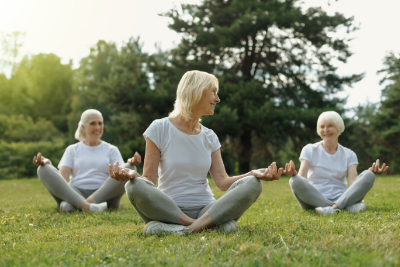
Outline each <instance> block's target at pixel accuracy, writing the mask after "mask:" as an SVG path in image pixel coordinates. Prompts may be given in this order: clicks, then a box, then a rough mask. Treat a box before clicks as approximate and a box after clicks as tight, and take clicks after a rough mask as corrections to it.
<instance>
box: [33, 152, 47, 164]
mask: <svg viewBox="0 0 400 267" xmlns="http://www.w3.org/2000/svg"><path fill="white" fill-rule="evenodd" d="M33 164H36V165H39V166H41V165H45V164H50V160H49V159H46V158H45V157H43V156H42V153H40V152H39V153H38V154H37V156H34V157H33Z"/></svg>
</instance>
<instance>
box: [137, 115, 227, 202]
mask: <svg viewBox="0 0 400 267" xmlns="http://www.w3.org/2000/svg"><path fill="white" fill-rule="evenodd" d="M143 136H144V137H145V138H149V139H150V140H151V141H153V142H154V144H155V145H156V146H157V147H158V149H159V150H160V152H161V155H160V164H159V166H158V176H159V180H158V189H160V190H161V191H162V192H164V193H165V194H167V195H168V196H169V197H171V198H172V199H173V200H174V202H175V203H176V204H177V205H178V206H179V207H194V206H203V205H208V204H210V203H212V202H214V201H215V198H214V194H213V193H212V191H211V188H210V186H209V185H208V180H207V173H208V171H209V170H210V168H211V154H212V153H213V152H214V151H215V150H217V149H218V148H220V147H221V144H220V143H219V140H218V137H217V135H216V134H215V133H214V131H213V130H211V129H208V128H206V127H204V126H203V125H201V131H200V133H199V134H197V135H188V134H185V133H183V132H181V131H180V130H178V129H177V128H176V127H175V126H174V125H173V124H172V123H171V121H170V120H169V119H168V118H163V119H159V120H155V121H153V122H152V124H151V125H150V126H149V128H147V130H146V131H145V132H144V134H143Z"/></svg>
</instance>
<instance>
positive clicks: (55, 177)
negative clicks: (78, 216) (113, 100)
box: [33, 109, 141, 212]
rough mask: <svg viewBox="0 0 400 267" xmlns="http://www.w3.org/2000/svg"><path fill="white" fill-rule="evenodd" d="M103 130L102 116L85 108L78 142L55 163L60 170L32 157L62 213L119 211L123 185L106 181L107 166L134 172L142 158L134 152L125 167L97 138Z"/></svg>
mask: <svg viewBox="0 0 400 267" xmlns="http://www.w3.org/2000/svg"><path fill="white" fill-rule="evenodd" d="M103 130H104V126H103V116H102V115H101V113H100V112H99V111H97V110H95V109H88V110H86V111H85V112H83V113H82V116H81V120H80V121H79V124H78V129H77V130H76V133H75V138H76V139H78V140H80V142H79V143H76V144H73V145H70V146H69V147H68V148H67V149H66V150H65V152H64V155H63V157H62V159H61V161H60V163H59V164H58V168H59V170H57V169H56V168H55V167H53V165H51V162H50V160H48V159H46V158H44V157H43V156H42V155H41V153H40V152H39V153H38V155H37V156H35V157H34V158H33V163H34V164H37V165H39V168H38V171H37V172H38V176H39V179H40V181H41V182H42V183H43V185H44V186H45V187H46V188H47V190H48V191H49V192H50V194H51V195H52V196H53V198H54V199H55V200H56V202H57V205H58V207H59V208H60V210H61V211H64V212H72V211H75V210H76V209H79V210H90V211H97V212H101V211H105V210H107V209H108V208H119V206H120V200H121V197H122V195H123V194H124V193H125V189H124V185H125V183H121V182H117V181H115V180H114V179H111V178H109V177H108V168H107V165H108V164H110V163H114V162H118V163H119V164H121V165H122V166H124V167H125V168H129V169H136V167H135V166H134V165H137V164H139V163H140V162H141V158H140V155H139V154H138V153H135V155H134V157H133V158H131V159H129V160H128V163H126V164H124V162H123V159H122V156H121V153H120V152H119V150H118V148H117V147H115V146H113V145H111V144H109V143H107V142H104V141H102V140H101V139H100V138H101V136H102V135H103ZM71 175H72V179H71V181H70V183H69V184H68V183H67V182H68V180H69V178H70V176H71Z"/></svg>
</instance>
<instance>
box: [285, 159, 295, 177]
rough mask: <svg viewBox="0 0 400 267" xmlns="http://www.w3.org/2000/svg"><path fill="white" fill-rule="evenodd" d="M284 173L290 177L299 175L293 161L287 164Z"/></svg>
mask: <svg viewBox="0 0 400 267" xmlns="http://www.w3.org/2000/svg"><path fill="white" fill-rule="evenodd" d="M283 173H284V174H286V175H289V176H290V177H293V176H296V175H297V171H296V167H295V166H294V162H293V161H290V162H289V163H286V164H285V169H284V170H283Z"/></svg>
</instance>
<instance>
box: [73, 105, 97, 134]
mask: <svg viewBox="0 0 400 267" xmlns="http://www.w3.org/2000/svg"><path fill="white" fill-rule="evenodd" d="M92 115H99V116H100V117H103V115H101V112H100V111H98V110H96V109H88V110H86V111H84V112H83V113H82V115H81V120H80V121H79V123H78V129H76V132H75V139H77V140H79V141H84V140H85V136H86V133H85V132H84V131H83V129H82V125H84V124H86V122H87V120H88V119H89V117H90V116H92Z"/></svg>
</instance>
